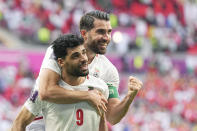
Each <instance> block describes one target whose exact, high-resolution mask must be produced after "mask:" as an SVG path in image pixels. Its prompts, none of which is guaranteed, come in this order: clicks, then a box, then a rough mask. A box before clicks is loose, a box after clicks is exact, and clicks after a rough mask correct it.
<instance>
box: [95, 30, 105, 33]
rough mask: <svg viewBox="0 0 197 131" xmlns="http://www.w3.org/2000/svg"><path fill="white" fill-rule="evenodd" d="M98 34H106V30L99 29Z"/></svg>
mask: <svg viewBox="0 0 197 131" xmlns="http://www.w3.org/2000/svg"><path fill="white" fill-rule="evenodd" d="M97 33H98V34H105V30H104V29H98V30H97Z"/></svg>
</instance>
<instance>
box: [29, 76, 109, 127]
mask: <svg viewBox="0 0 197 131" xmlns="http://www.w3.org/2000/svg"><path fill="white" fill-rule="evenodd" d="M59 85H60V86H61V87H63V88H65V89H68V90H80V91H88V90H89V89H90V88H94V89H97V90H99V91H101V92H102V93H103V95H104V96H105V97H106V98H108V96H109V90H108V86H107V85H106V83H105V82H104V81H103V80H101V79H99V78H96V77H94V76H89V78H87V79H86V80H85V82H84V83H83V84H81V85H79V86H70V85H68V84H67V83H65V82H64V81H63V80H61V81H60V82H59ZM36 88H37V87H36ZM36 90H37V89H36ZM25 107H26V108H27V109H28V110H29V111H30V112H32V113H33V114H34V115H38V114H39V113H40V111H41V110H42V113H43V116H44V121H45V129H46V131H97V130H98V129H99V123H100V116H99V115H98V114H97V112H96V110H95V108H93V107H92V106H91V105H89V104H88V103H87V102H79V103H75V104H55V103H50V102H46V101H41V100H40V99H39V97H38V92H36V91H35V92H34V93H33V95H32V97H31V98H30V99H28V100H27V101H26V103H25ZM35 107H36V108H35Z"/></svg>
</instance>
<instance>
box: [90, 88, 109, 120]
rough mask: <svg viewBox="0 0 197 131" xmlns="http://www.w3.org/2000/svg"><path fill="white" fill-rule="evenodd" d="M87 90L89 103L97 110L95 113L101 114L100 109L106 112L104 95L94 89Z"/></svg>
mask: <svg viewBox="0 0 197 131" xmlns="http://www.w3.org/2000/svg"><path fill="white" fill-rule="evenodd" d="M88 92H89V98H90V99H89V103H90V104H91V105H92V106H93V107H94V108H95V109H96V110H97V113H98V114H99V115H100V116H102V111H104V112H107V107H106V105H105V104H107V100H106V98H105V97H104V95H103V94H102V93H101V92H100V91H98V90H96V89H94V90H90V91H88Z"/></svg>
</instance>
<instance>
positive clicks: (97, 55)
mask: <svg viewBox="0 0 197 131" xmlns="http://www.w3.org/2000/svg"><path fill="white" fill-rule="evenodd" d="M111 32H112V27H111V24H110V20H109V14H108V13H106V12H102V11H98V10H96V11H91V12H88V13H86V14H85V15H84V16H82V18H81V20H80V33H81V35H82V37H83V38H84V42H85V43H84V46H85V48H86V50H87V56H88V63H89V71H90V75H93V76H96V77H98V78H101V79H102V80H104V81H105V82H106V83H107V84H108V88H109V98H108V104H107V113H106V116H107V120H108V121H109V122H110V123H111V124H113V125H114V124H116V123H118V122H119V121H120V120H121V119H122V118H123V117H124V116H125V114H126V113H127V111H128V109H129V106H130V104H131V103H132V101H133V99H134V97H135V96H136V94H137V93H138V91H139V90H140V88H141V87H142V82H141V81H140V80H138V79H137V78H134V77H131V78H129V86H128V93H127V95H126V96H125V97H124V99H123V100H122V101H120V100H119V94H118V87H119V75H118V71H117V69H116V68H115V66H114V65H113V64H112V63H111V62H110V61H109V60H108V59H107V58H106V57H105V56H104V54H105V53H106V50H107V46H108V44H109V42H110V40H111ZM50 50H51V49H50V48H49V49H48V51H47V54H50ZM51 52H52V51H51ZM49 56H50V55H49ZM48 58H49V57H48ZM46 61H48V62H46ZM44 63H48V64H47V65H46V66H42V69H41V73H40V78H41V79H40V82H39V95H40V97H41V99H42V100H46V101H49V102H54V103H62V104H66V103H67V101H69V100H68V99H67V94H68V91H67V90H65V89H63V88H61V87H60V86H58V85H57V82H58V80H59V78H60V76H61V69H60V68H58V67H57V66H56V67H57V68H50V67H49V65H56V61H55V60H53V59H50V58H49V59H47V58H46V59H45V60H44ZM49 63H50V64H49ZM47 66H48V67H47ZM54 69H55V70H54ZM79 99H80V98H79ZM93 105H94V106H95V107H96V108H97V107H98V108H97V110H98V112H100V110H102V109H104V106H101V105H105V104H104V102H103V101H102V104H101V103H97V104H95V103H94V104H93Z"/></svg>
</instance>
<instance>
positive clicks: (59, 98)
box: [39, 69, 107, 114]
mask: <svg viewBox="0 0 197 131" xmlns="http://www.w3.org/2000/svg"><path fill="white" fill-rule="evenodd" d="M59 80H60V75H59V74H57V73H56V72H54V71H52V70H50V69H42V70H41V73H40V76H39V96H40V98H41V100H45V101H49V102H53V103H57V104H72V103H77V102H81V101H87V102H89V103H90V104H91V105H93V106H94V107H95V108H96V110H97V111H98V112H99V114H100V109H102V110H104V111H106V106H105V104H103V103H107V100H106V99H105V98H104V97H103V96H100V94H99V93H98V92H97V91H94V90H92V91H72V90H67V89H64V88H62V87H60V86H59V85H58V82H59Z"/></svg>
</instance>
